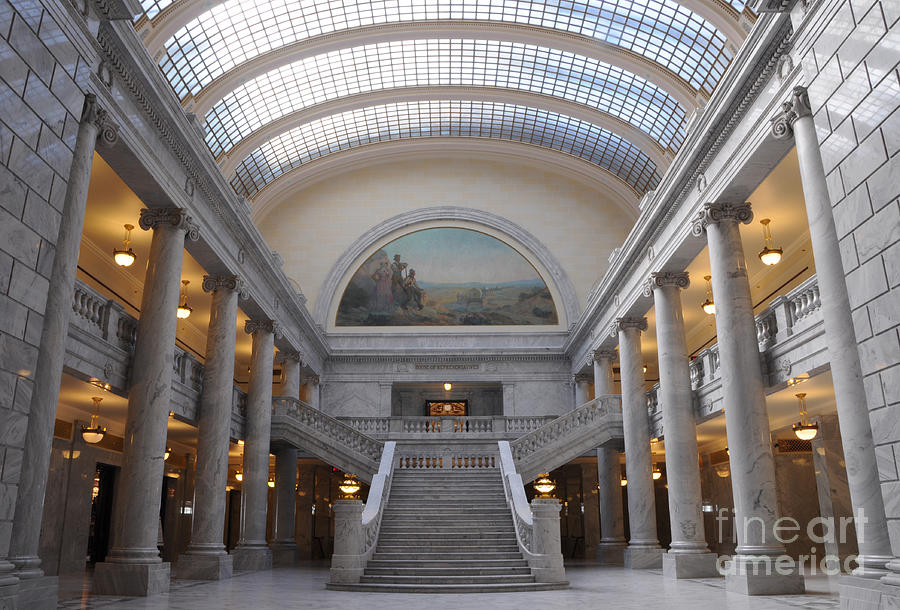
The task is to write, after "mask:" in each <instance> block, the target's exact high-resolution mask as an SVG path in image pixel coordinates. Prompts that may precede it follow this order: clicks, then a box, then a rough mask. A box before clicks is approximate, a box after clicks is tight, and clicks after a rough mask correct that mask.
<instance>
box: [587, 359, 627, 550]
mask: <svg viewBox="0 0 900 610" xmlns="http://www.w3.org/2000/svg"><path fill="white" fill-rule="evenodd" d="M592 356H593V361H594V396H605V395H607V394H614V393H615V386H614V381H613V362H615V361H616V352H615V350H596V351H594V353H593V354H592ZM597 491H598V496H599V501H600V533H601V537H600V544H598V545H597V561H599V562H600V563H601V564H602V565H623V564H624V563H625V547H626V546H628V544H627V543H626V542H625V518H624V516H623V514H622V470H621V466H620V464H619V451H618V450H617V449H616V448H615V447H598V448H597Z"/></svg>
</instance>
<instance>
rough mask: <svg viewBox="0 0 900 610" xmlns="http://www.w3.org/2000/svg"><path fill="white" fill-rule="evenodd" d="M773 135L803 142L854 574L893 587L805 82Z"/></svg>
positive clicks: (893, 566) (897, 578) (899, 574)
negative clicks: (855, 549) (853, 537)
mask: <svg viewBox="0 0 900 610" xmlns="http://www.w3.org/2000/svg"><path fill="white" fill-rule="evenodd" d="M772 132H773V134H774V135H775V137H776V138H789V137H790V136H791V135H792V134H793V136H794V142H795V144H796V147H797V161H798V163H799V165H800V182H801V184H802V186H803V198H804V200H805V201H806V215H807V218H808V219H809V237H810V241H811V242H812V250H813V258H814V259H815V261H816V277H817V278H818V283H819V295H820V297H821V298H820V300H821V303H822V321H823V323H824V325H825V339H826V342H827V345H828V356H829V360H830V362H831V376H832V380H833V384H834V397H835V403H836V405H837V412H838V418H839V421H840V426H841V438H842V440H843V445H844V459H845V460H846V464H847V481H848V483H849V485H850V499H851V501H852V503H853V514H854V516H855V517H857V519H855V520H854V524H855V526H856V529H857V532H856V534H857V540H858V544H859V557H858V560H857V561H858V562H859V567H858V568H856V569H855V570H854V571H853V575H854V576H860V577H864V578H881V577H884V581H885V582H887V583H888V584H894V585H900V560H897V559H896V558H894V557H893V554H892V552H891V543H890V538H889V536H888V528H887V520H886V518H885V506H884V497H883V495H882V489H881V484H880V481H879V477H878V465H877V463H876V458H875V444H874V442H873V439H872V425H871V422H870V421H869V409H868V405H867V401H866V391H865V388H864V386H863V375H862V367H861V366H860V362H859V352H858V350H857V341H856V335H855V333H854V331H853V318H852V315H851V310H850V297H849V294H848V292H847V281H846V279H845V276H844V267H843V263H842V262H841V252H840V246H839V244H838V236H837V230H836V228H835V224H834V213H833V211H832V206H831V199H830V197H829V195H828V186H827V184H826V182H825V168H824V167H823V165H822V153H821V151H820V150H819V140H818V137H817V135H816V126H815V123H814V122H813V117H812V111H811V109H810V104H809V97H808V95H807V92H806V89H805V88H804V87H795V88H794V90H793V93H792V95H791V99H790V101H788V102H785V103H784V104H783V106H782V112H781V114H779V116H777V117H776V118H775V119H773V125H772ZM892 560H893V561H892ZM888 562H890V564H889V565H888Z"/></svg>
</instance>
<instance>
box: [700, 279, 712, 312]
mask: <svg viewBox="0 0 900 610" xmlns="http://www.w3.org/2000/svg"><path fill="white" fill-rule="evenodd" d="M703 279H704V280H706V300H705V301H703V302H702V303H701V304H700V307H702V308H703V311H704V312H706V314H707V315H710V316H714V315H716V304H715V303H714V302H713V294H712V282H711V281H710V280H712V276H711V275H704V276H703Z"/></svg>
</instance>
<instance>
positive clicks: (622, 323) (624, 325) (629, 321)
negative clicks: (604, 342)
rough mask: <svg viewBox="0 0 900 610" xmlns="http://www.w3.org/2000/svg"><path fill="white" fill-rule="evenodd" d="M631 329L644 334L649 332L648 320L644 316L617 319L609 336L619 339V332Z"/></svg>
mask: <svg viewBox="0 0 900 610" xmlns="http://www.w3.org/2000/svg"><path fill="white" fill-rule="evenodd" d="M629 328H636V329H638V330H639V331H642V332H643V331H645V330H647V318H645V317H643V316H626V317H624V318H616V321H615V322H613V325H612V327H611V328H610V329H609V334H610V335H612V336H613V337H618V336H619V331H622V330H626V329H629Z"/></svg>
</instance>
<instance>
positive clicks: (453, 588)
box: [325, 582, 569, 594]
mask: <svg viewBox="0 0 900 610" xmlns="http://www.w3.org/2000/svg"><path fill="white" fill-rule="evenodd" d="M325 588H326V589H330V590H332V591H358V592H369V593H427V594H434V593H513V592H517V591H555V590H558V589H568V588H569V583H568V582H562V583H534V582H529V583H506V584H480V585H421V584H399V583H398V584H391V583H384V584H380V583H379V584H375V583H360V584H352V585H351V584H334V583H328V584H326V585H325Z"/></svg>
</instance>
